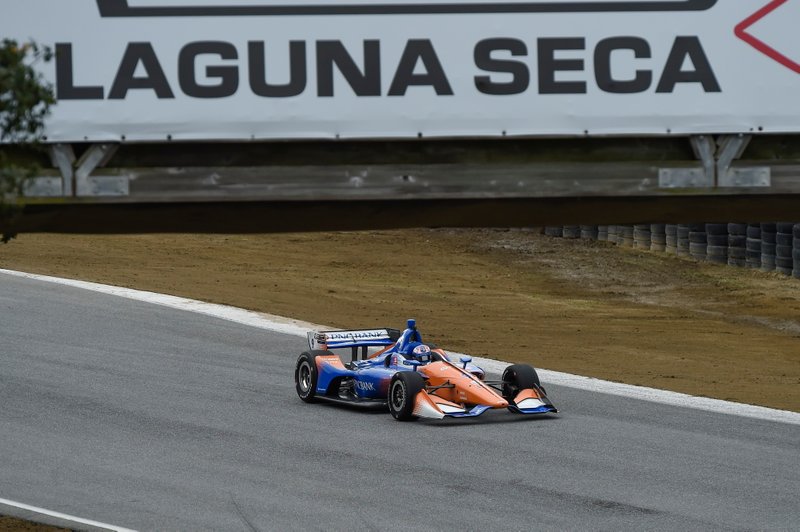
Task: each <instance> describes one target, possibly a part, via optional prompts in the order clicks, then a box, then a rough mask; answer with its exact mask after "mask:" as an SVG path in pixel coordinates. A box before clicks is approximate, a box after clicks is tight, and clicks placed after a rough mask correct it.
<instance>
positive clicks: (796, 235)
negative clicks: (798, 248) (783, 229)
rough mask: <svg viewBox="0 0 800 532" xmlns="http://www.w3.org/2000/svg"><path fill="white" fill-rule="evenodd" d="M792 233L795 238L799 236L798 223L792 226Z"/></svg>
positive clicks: (799, 228)
mask: <svg viewBox="0 0 800 532" xmlns="http://www.w3.org/2000/svg"><path fill="white" fill-rule="evenodd" d="M792 234H793V235H794V237H795V238H800V224H794V227H792Z"/></svg>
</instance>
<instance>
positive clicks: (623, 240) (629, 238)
mask: <svg viewBox="0 0 800 532" xmlns="http://www.w3.org/2000/svg"><path fill="white" fill-rule="evenodd" d="M617 231H618V233H617V241H618V242H619V244H620V245H621V246H622V247H626V248H632V247H633V246H634V240H633V226H632V225H618V226H617Z"/></svg>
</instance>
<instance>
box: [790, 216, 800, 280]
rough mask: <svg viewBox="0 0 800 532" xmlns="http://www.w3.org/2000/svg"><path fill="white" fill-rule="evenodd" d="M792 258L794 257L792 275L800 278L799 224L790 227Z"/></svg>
mask: <svg viewBox="0 0 800 532" xmlns="http://www.w3.org/2000/svg"><path fill="white" fill-rule="evenodd" d="M792 235H793V237H794V238H793V239H792V258H793V259H794V269H793V270H792V275H793V276H794V278H795V279H800V224H794V227H793V228H792Z"/></svg>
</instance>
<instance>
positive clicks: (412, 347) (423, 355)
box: [406, 342, 431, 362]
mask: <svg viewBox="0 0 800 532" xmlns="http://www.w3.org/2000/svg"><path fill="white" fill-rule="evenodd" d="M406 352H407V353H408V354H407V355H406V356H407V357H408V358H411V359H414V360H418V361H420V362H430V361H431V348H430V347H428V346H427V345H425V344H423V343H422V342H410V343H409V344H408V350H407V351H406Z"/></svg>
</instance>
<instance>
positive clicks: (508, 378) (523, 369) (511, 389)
mask: <svg viewBox="0 0 800 532" xmlns="http://www.w3.org/2000/svg"><path fill="white" fill-rule="evenodd" d="M534 387H539V388H541V387H542V385H541V384H540V383H539V375H538V374H537V373H536V370H535V369H533V366H529V365H528V364H513V365H511V366H508V367H507V368H506V370H505V371H504V372H503V398H504V399H506V400H507V401H513V400H514V398H515V397H516V396H517V394H519V392H521V391H522V390H527V389H530V388H534ZM542 391H544V389H542Z"/></svg>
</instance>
